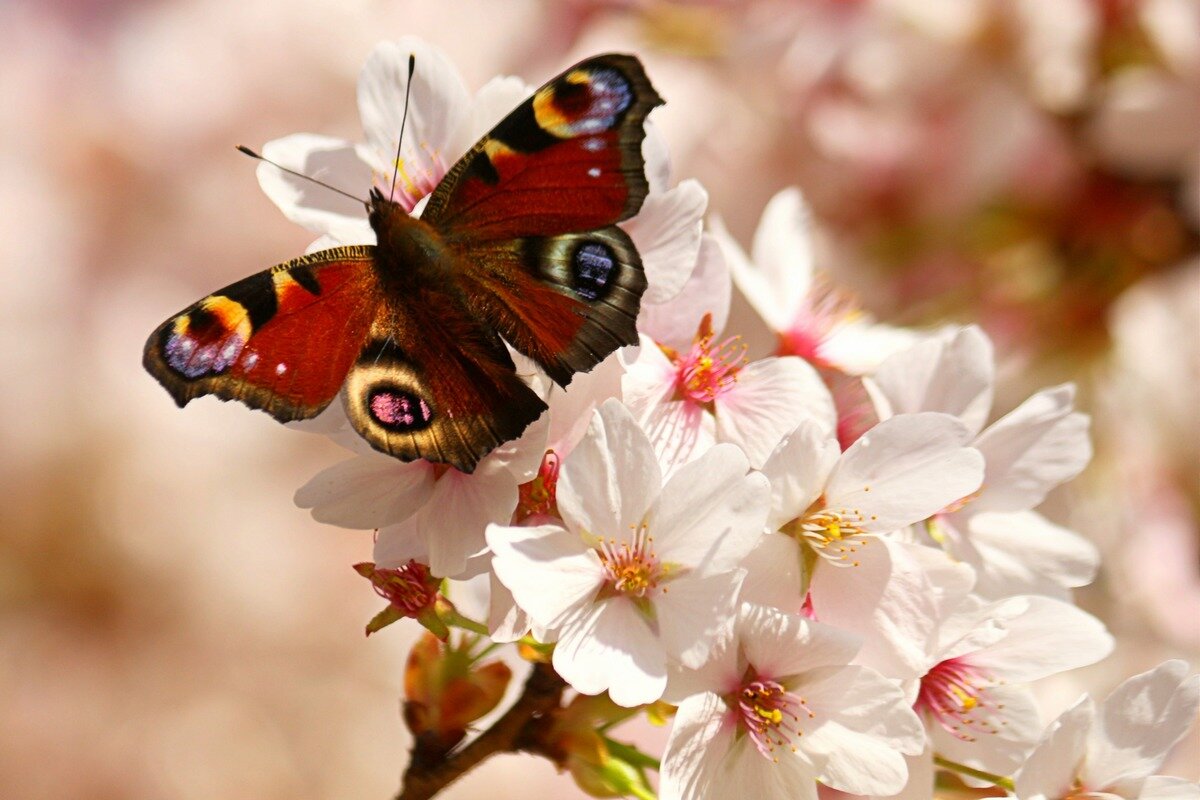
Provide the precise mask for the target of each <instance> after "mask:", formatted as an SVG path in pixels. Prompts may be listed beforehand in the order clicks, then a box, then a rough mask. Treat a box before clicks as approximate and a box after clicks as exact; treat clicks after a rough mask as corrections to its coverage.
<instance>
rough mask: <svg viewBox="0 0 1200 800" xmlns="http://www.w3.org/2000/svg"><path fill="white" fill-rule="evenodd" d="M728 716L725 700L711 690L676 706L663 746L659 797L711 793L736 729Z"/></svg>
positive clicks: (674, 799) (679, 799) (689, 798)
mask: <svg viewBox="0 0 1200 800" xmlns="http://www.w3.org/2000/svg"><path fill="white" fill-rule="evenodd" d="M730 717H731V714H730V711H729V707H728V706H726V705H725V701H724V700H723V699H721V697H720V695H717V694H714V693H712V692H705V693H703V694H698V695H695V696H694V697H692V698H691V699H689V700H687V701H685V702H684V703H682V704H681V705H680V706H679V711H678V712H676V714H675V719H674V721H673V722H672V725H671V738H669V739H668V740H667V745H666V747H665V749H664V750H663V758H662V780H661V786H660V787H659V795H658V796H659V798H660V800H693V798H700V797H715V795H713V794H712V788H713V784H714V783H716V781H717V779H718V776H719V775H720V774H721V773H722V772H723V771H724V769H725V765H724V761H725V759H726V757H727V756H728V753H729V749H730V747H731V746H732V745H733V734H734V731H735V730H736V727H735V723H734V721H733V720H732V719H731V718H730Z"/></svg>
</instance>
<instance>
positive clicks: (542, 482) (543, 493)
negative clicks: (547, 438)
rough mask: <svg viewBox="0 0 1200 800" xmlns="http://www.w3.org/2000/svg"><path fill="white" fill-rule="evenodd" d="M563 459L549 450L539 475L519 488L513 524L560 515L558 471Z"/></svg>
mask: <svg viewBox="0 0 1200 800" xmlns="http://www.w3.org/2000/svg"><path fill="white" fill-rule="evenodd" d="M561 466H562V459H561V458H559V456H558V453H556V452H554V451H553V450H547V451H546V454H545V455H544V456H542V464H541V466H540V467H539V468H538V473H537V475H535V476H534V478H533V480H531V481H529V482H528V483H523V484H521V486H520V487H519V489H518V491H519V500H518V501H517V511H516V513H515V514H513V522H514V523H517V522H521V521H523V520H525V519H528V518H529V517H533V516H545V515H551V514H557V513H558V506H557V500H558V471H559V468H560V467H561Z"/></svg>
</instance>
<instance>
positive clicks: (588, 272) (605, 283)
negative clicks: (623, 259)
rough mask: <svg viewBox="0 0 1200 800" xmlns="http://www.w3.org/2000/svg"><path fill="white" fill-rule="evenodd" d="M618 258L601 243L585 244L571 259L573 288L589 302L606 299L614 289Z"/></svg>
mask: <svg viewBox="0 0 1200 800" xmlns="http://www.w3.org/2000/svg"><path fill="white" fill-rule="evenodd" d="M616 271H617V258H616V255H615V254H614V253H613V251H612V249H611V248H610V247H609V246H608V245H606V244H603V243H601V242H584V243H583V244H581V245H579V247H577V248H576V249H575V254H574V255H573V256H572V257H571V288H572V289H574V290H575V293H576V294H577V295H579V296H580V297H582V298H583V299H584V300H587V301H588V302H595V301H596V300H600V299H601V298H603V297H605V296H606V295H607V294H608V292H609V290H610V289H611V288H612V280H613V278H614V277H615V273H616Z"/></svg>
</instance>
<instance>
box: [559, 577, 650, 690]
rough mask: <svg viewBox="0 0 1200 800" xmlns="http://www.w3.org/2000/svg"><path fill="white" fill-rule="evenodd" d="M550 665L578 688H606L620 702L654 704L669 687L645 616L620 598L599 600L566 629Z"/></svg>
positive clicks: (631, 604) (626, 600)
mask: <svg viewBox="0 0 1200 800" xmlns="http://www.w3.org/2000/svg"><path fill="white" fill-rule="evenodd" d="M553 663H554V669H555V671H557V672H558V674H559V675H561V676H562V678H563V680H565V681H566V682H567V683H569V684H571V686H572V688H574V689H575V690H576V691H578V692H580V693H582V694H600V693H601V692H603V691H605V690H607V691H608V695H609V697H610V698H612V701H613V702H614V703H616V704H617V705H619V706H626V707H633V706H640V705H643V704H645V703H652V702H654V701H655V700H657V699H658V698H660V697H662V693H663V690H664V689H665V688H666V686H667V660H666V655H665V654H664V652H663V648H662V644H661V643H660V642H659V640H658V637H656V636H655V635H654V632H653V631H651V629H650V625H649V624H648V622H647V621H646V618H645V617H644V616H642V614H641V612H640V611H638V609H637V607H636V606H635V605H634V604H633V603H632V602H630V601H629V600H628V599H626V598H624V597H615V598H613V599H611V600H605V601H603V602H600V603H597V604H596V605H594V606H592V608H591V610H590V611H589V613H588V615H587V617H586V618H585V619H583V620H581V621H580V624H578V625H572V626H571V627H570V628H569V629H566V630H564V631H563V632H562V633H561V635H560V638H559V640H558V644H557V645H555V648H554V656H553Z"/></svg>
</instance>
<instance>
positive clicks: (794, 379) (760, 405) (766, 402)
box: [713, 356, 837, 468]
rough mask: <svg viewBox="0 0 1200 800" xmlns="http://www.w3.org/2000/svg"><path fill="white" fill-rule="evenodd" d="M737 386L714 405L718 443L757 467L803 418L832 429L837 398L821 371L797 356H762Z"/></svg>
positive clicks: (749, 365) (823, 427) (744, 369)
mask: <svg viewBox="0 0 1200 800" xmlns="http://www.w3.org/2000/svg"><path fill="white" fill-rule="evenodd" d="M737 377H738V379H737V383H735V384H734V385H733V386H732V387H731V388H730V389H729V391H727V392H725V393H724V394H722V395H720V396H718V397H717V399H716V400H715V401H714V402H713V406H714V409H715V416H716V419H717V439H718V441H722V442H733V443H734V444H736V445H738V446H739V447H741V448H742V449H743V450H745V451H746V456H747V457H748V458H749V459H750V465H751V466H753V467H755V468H758V467H761V466H762V465H763V463H765V462H766V460H767V458H768V457H769V456H770V455H771V451H772V450H774V449H775V447H776V446H777V445H778V444H779V443H780V442H781V441H783V437H784V436H786V435H788V434H789V433H791V432H792V431H793V430H795V429H796V427H797V426H798V425H799V424H800V423H801V422H803V421H804V420H806V419H807V420H811V421H813V422H815V423H816V424H817V425H818V426H819V427H820V428H821V429H822V430H824V431H832V430H833V428H834V425H835V424H836V422H837V414H836V412H835V411H834V408H833V400H832V398H830V396H829V390H828V389H826V388H825V384H824V382H823V381H822V380H821V378H820V376H819V375H817V371H816V370H815V369H813V368H812V367H811V366H810V365H809V364H808V363H807V362H806V361H804V359H802V358H797V357H795V356H783V357H779V358H764V359H762V360H760V361H754V362H751V363H750V364H748V365H746V366H745V367H744V368H743V369H742V371H741V372H739V373H738V376H737Z"/></svg>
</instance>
